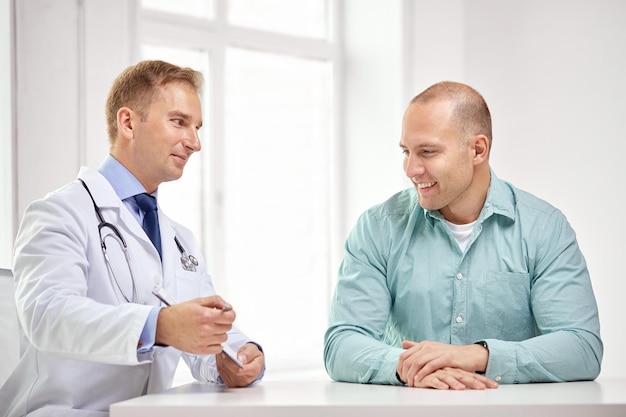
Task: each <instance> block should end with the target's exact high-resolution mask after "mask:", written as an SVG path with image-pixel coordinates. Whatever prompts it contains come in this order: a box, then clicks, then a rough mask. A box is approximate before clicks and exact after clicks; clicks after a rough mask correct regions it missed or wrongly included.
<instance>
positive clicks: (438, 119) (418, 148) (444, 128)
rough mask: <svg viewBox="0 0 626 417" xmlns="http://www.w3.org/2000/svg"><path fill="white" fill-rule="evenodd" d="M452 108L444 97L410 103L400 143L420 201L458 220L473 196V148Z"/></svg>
mask: <svg viewBox="0 0 626 417" xmlns="http://www.w3.org/2000/svg"><path fill="white" fill-rule="evenodd" d="M451 110H452V108H451V106H450V105H449V104H448V102H445V101H441V100H439V101H434V102H431V103H428V104H412V105H410V106H409V108H408V109H407V110H406V112H405V114H404V118H403V121H402V137H401V139H400V147H401V148H402V152H403V153H404V171H405V173H406V175H407V177H408V178H409V179H410V180H411V181H412V182H413V184H414V185H415V188H416V189H417V192H418V195H419V204H420V205H421V206H422V207H423V208H424V209H427V210H439V211H440V213H441V214H442V215H443V216H444V217H445V218H446V219H447V220H449V221H452V222H457V220H458V219H459V218H463V217H465V216H464V214H466V213H464V208H465V207H464V206H465V203H466V202H467V201H471V200H472V199H473V196H472V193H473V191H472V188H471V185H472V181H473V178H474V166H473V162H472V161H473V156H474V152H473V149H472V147H471V146H470V145H469V144H470V141H464V140H463V138H462V137H461V133H460V132H459V129H458V128H457V126H456V125H455V124H454V123H453V122H452V118H451V114H452V111H451ZM465 210H466V209H465ZM460 214H463V215H461V216H459V215H460Z"/></svg>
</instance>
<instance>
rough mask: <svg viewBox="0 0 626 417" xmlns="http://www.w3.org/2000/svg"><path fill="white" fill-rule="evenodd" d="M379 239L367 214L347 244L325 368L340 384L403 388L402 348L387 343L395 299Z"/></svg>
mask: <svg viewBox="0 0 626 417" xmlns="http://www.w3.org/2000/svg"><path fill="white" fill-rule="evenodd" d="M380 236H381V233H380V224H379V222H378V220H377V218H376V217H375V216H373V215H372V214H371V213H369V212H368V213H365V214H364V215H362V216H361V218H360V219H359V220H358V222H357V224H356V226H355V228H354V229H353V230H352V232H351V233H350V235H349V237H348V239H347V241H346V245H345V252H346V253H345V257H344V259H343V261H342V264H341V267H340V270H339V275H338V280H337V287H336V290H335V295H334V298H333V300H332V305H331V311H330V318H329V325H328V330H327V331H326V335H325V339H324V362H325V366H326V370H327V372H328V374H329V375H330V377H331V378H332V379H334V380H337V381H345V382H359V383H373V384H388V385H400V384H402V382H401V381H399V380H398V379H397V378H396V369H397V366H398V359H399V356H400V354H401V353H402V352H403V349H402V347H401V346H392V345H390V344H388V343H385V342H384V341H383V338H384V333H385V328H386V325H387V321H388V319H389V314H390V308H391V295H390V293H389V289H388V288H387V285H386V278H385V276H386V269H387V268H386V265H387V261H386V256H385V255H384V252H383V250H382V249H381V246H380V242H381V239H380ZM365 318H366V319H365Z"/></svg>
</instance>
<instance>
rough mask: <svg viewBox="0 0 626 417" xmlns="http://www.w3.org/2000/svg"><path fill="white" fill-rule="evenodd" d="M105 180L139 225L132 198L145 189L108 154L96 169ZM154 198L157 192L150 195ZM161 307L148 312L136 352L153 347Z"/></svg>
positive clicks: (141, 216)
mask: <svg viewBox="0 0 626 417" xmlns="http://www.w3.org/2000/svg"><path fill="white" fill-rule="evenodd" d="M98 172H100V173H101V174H102V175H103V176H104V177H105V178H106V179H107V181H109V183H111V186H112V187H113V189H114V190H115V193H116V194H117V196H118V197H119V198H120V200H122V202H123V203H124V205H125V206H126V207H128V209H129V210H130V212H131V213H133V216H134V217H135V218H136V219H137V221H138V222H139V224H142V222H143V211H141V209H140V208H139V206H138V205H137V202H136V201H135V199H134V198H133V197H134V196H135V195H137V194H140V193H145V192H146V189H145V188H144V186H143V185H141V183H140V182H139V180H138V179H137V178H135V176H134V175H133V174H131V172H130V171H129V170H127V169H126V167H125V166H124V165H122V164H121V163H120V162H119V161H118V160H117V159H115V158H114V157H113V156H111V155H110V154H109V155H107V156H106V158H105V159H104V161H102V164H101V165H100V167H99V168H98ZM152 195H153V196H154V197H155V198H156V197H157V192H156V191H155V192H154V193H153V194H152ZM159 310H161V307H155V308H153V309H152V311H150V314H149V315H148V319H147V320H146V325H145V326H144V328H143V331H142V333H141V337H140V338H139V340H140V342H141V344H140V346H139V348H138V349H137V351H138V352H140V353H142V352H146V351H148V350H150V349H152V347H153V346H154V343H155V340H156V324H157V318H158V315H159Z"/></svg>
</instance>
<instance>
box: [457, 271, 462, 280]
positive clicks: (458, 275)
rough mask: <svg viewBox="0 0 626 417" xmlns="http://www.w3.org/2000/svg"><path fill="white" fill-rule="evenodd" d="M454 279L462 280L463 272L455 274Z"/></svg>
mask: <svg viewBox="0 0 626 417" xmlns="http://www.w3.org/2000/svg"><path fill="white" fill-rule="evenodd" d="M456 279H458V280H462V279H463V274H462V273H460V272H459V273H458V274H456Z"/></svg>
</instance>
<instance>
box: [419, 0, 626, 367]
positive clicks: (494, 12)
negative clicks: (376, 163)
mask: <svg viewBox="0 0 626 417" xmlns="http://www.w3.org/2000/svg"><path fill="white" fill-rule="evenodd" d="M432 3H435V2H430V1H426V0H424V1H422V0H420V1H416V2H415V10H414V13H415V22H416V25H415V27H416V32H417V34H418V35H419V36H418V38H419V39H421V40H420V41H418V42H417V43H416V46H415V49H414V51H415V58H414V61H415V63H416V66H415V69H414V71H415V77H414V79H413V86H414V88H415V90H416V91H415V92H418V91H421V90H422V89H424V88H425V87H427V86H428V85H430V84H432V82H435V81H439V80H440V79H444V78H452V79H456V80H458V81H462V82H467V83H468V84H470V85H472V86H474V87H475V88H477V89H478V90H479V91H480V92H481V93H482V94H483V95H484V96H485V98H486V100H487V102H488V104H489V106H490V108H491V112H492V117H493V123H494V147H493V154H492V159H491V161H492V166H493V167H494V169H495V170H496V173H497V175H498V176H499V177H501V178H503V179H507V180H509V181H511V182H512V183H514V184H515V185H517V186H518V187H520V188H523V189H526V190H528V191H530V192H533V193H534V194H536V195H538V196H539V197H542V198H544V199H546V200H548V201H549V202H551V203H552V204H554V205H555V206H557V207H558V208H560V209H561V210H562V211H563V212H564V213H565V215H566V216H567V217H568V219H569V221H570V222H571V224H572V226H573V227H574V229H575V230H576V231H577V236H578V240H579V244H580V246H581V248H582V250H583V253H584V254H585V257H586V259H587V263H588V266H589V269H590V272H591V276H592V280H593V285H594V289H595V292H596V296H597V300H598V304H599V309H600V320H601V325H602V337H603V340H604V343H605V356H604V361H603V370H602V374H601V377H602V378H608V377H625V376H626V362H624V360H623V359H622V352H623V347H624V345H625V344H626V334H625V333H624V330H623V329H624V326H623V324H622V320H621V318H622V311H623V310H622V305H621V304H622V303H623V300H622V298H623V296H622V294H624V293H626V281H624V280H623V279H621V274H620V271H621V269H622V268H621V267H622V265H621V257H623V256H625V248H626V246H625V245H624V243H623V238H624V236H625V235H626V222H625V221H624V220H623V216H622V215H621V213H620V208H621V207H622V202H623V201H624V198H623V196H622V195H621V192H622V190H623V185H621V184H622V181H624V180H625V179H626V164H624V155H625V154H626V140H625V139H626V138H625V135H624V127H623V121H624V120H626V106H625V105H624V102H623V98H624V97H625V96H626V77H625V76H624V74H626V2H624V1H621V0H594V1H590V0H549V1H546V0H525V1H515V0H505V1H503V0H473V1H472V2H463V1H459V0H457V1H455V2H453V3H452V4H453V5H454V7H450V6H451V5H452V4H451V3H450V2H445V3H446V5H445V6H444V5H442V4H441V3H442V2H437V4H438V5H434V4H432ZM615 210H617V211H615Z"/></svg>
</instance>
